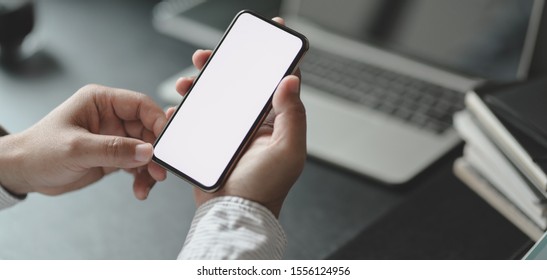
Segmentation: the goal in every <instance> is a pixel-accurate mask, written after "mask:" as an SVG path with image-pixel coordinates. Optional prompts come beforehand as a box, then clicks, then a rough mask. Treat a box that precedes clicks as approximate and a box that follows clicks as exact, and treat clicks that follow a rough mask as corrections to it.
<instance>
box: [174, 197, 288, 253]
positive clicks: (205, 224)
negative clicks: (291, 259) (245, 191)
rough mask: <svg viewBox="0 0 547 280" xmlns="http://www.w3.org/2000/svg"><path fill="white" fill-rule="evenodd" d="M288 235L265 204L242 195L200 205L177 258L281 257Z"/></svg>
mask: <svg viewBox="0 0 547 280" xmlns="http://www.w3.org/2000/svg"><path fill="white" fill-rule="evenodd" d="M286 246H287V238H286V236H285V233H284V231H283V229H282V228H281V225H280V224H279V222H278V220H277V219H276V218H275V217H274V215H273V214H272V213H271V212H270V211H269V210H268V209H267V208H266V207H264V206H262V205H260V204H258V203H256V202H252V201H249V200H246V199H243V198H240V197H234V196H225V197H219V198H215V199H212V200H210V201H208V202H206V203H205V204H203V205H202V206H201V207H199V208H198V209H197V211H196V214H195V216H194V220H193V221H192V226H191V228H190V231H189V232H188V235H187V237H186V242H185V243H184V247H183V248H182V251H181V252H180V254H179V256H178V259H281V257H282V256H283V253H284V251H285V248H286Z"/></svg>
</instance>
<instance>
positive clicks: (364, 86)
mask: <svg viewBox="0 0 547 280" xmlns="http://www.w3.org/2000/svg"><path fill="white" fill-rule="evenodd" d="M300 68H301V70H302V72H303V77H304V80H305V82H306V83H307V84H309V85H311V86H314V87H316V88H319V89H322V90H324V91H326V92H329V93H331V94H334V95H337V96H339V97H341V98H343V99H346V100H348V101H350V102H353V103H355V102H357V103H359V104H361V105H363V106H366V107H368V108H372V109H375V110H378V111H380V112H383V113H385V114H389V115H392V116H394V117H396V118H399V119H401V120H403V121H406V122H408V123H409V124H413V125H416V126H418V127H422V128H424V129H427V130H429V131H431V132H433V133H442V132H443V131H445V130H446V129H448V128H450V127H451V123H452V115H453V114H454V113H455V112H457V111H459V110H461V109H463V108H464V102H463V98H464V94H463V93H461V92H458V91H454V90H451V89H447V88H443V87H440V86H438V85H435V84H431V83H428V82H426V81H422V80H419V79H415V78H412V77H410V76H406V75H402V74H398V73H396V72H393V71H389V70H385V69H382V68H379V67H376V66H373V65H369V64H366V63H361V62H357V61H354V60H350V59H347V58H344V57H340V56H337V55H334V54H329V53H326V52H323V51H319V50H316V49H310V51H309V52H308V55H307V56H306V59H305V60H304V61H303V62H302V65H301V67H300Z"/></svg>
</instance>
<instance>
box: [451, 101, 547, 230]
mask: <svg viewBox="0 0 547 280" xmlns="http://www.w3.org/2000/svg"><path fill="white" fill-rule="evenodd" d="M454 126H455V128H456V130H457V131H458V133H459V134H460V136H461V137H462V138H463V139H464V140H465V142H466V146H465V149H464V154H463V159H464V160H465V161H466V163H468V164H469V165H471V166H472V167H473V169H474V170H475V171H476V172H477V173H479V174H480V175H481V177H482V178H484V179H485V180H487V181H488V182H490V184H492V185H493V186H494V187H495V188H496V189H497V191H498V192H499V193H501V194H502V195H503V196H504V197H505V198H506V200H507V201H509V202H510V203H511V204H513V205H514V207H516V208H518V209H519V211H521V212H522V213H523V214H524V215H526V216H527V217H528V219H529V220H531V221H532V222H533V223H535V224H536V225H537V227H539V228H541V229H546V228H547V218H546V215H547V204H546V198H545V197H544V196H543V195H541V194H538V193H536V192H534V191H532V189H533V187H530V186H529V184H530V182H529V181H527V179H526V178H525V177H524V176H523V175H522V174H521V173H519V172H518V170H517V169H516V168H515V167H514V166H513V165H512V164H511V162H510V161H509V160H508V159H507V158H506V157H505V156H504V155H503V153H502V152H501V151H500V150H499V149H497V148H496V147H495V145H494V144H493V143H492V142H491V141H490V140H489V139H488V138H487V136H486V135H485V133H484V132H483V131H482V130H481V129H480V128H479V127H478V125H477V124H476V122H474V121H473V117H472V116H471V114H470V113H469V112H467V111H462V112H459V113H457V114H456V116H455V117H454Z"/></svg>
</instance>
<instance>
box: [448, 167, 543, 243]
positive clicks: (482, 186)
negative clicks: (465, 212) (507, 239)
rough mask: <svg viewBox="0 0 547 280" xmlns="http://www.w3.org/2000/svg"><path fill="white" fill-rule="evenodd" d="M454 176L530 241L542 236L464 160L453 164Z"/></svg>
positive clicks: (527, 218) (528, 219) (524, 215)
mask: <svg viewBox="0 0 547 280" xmlns="http://www.w3.org/2000/svg"><path fill="white" fill-rule="evenodd" d="M453 170H454V174H455V175H456V177H458V178H459V179H460V180H462V181H463V182H464V183H465V184H466V185H467V186H468V187H469V188H470V189H471V190H473V191H474V192H475V193H477V194H478V195H479V196H480V197H482V198H483V199H484V200H485V201H486V202H487V203H488V204H490V205H491V206H492V207H493V208H494V209H496V210H497V211H498V212H499V213H500V214H501V215H503V216H504V217H505V218H506V219H508V220H509V221H510V222H511V223H513V224H514V225H515V226H516V227H518V228H519V229H520V230H521V231H522V232H524V233H525V234H526V235H527V236H528V237H530V239H532V240H534V241H537V240H539V239H540V238H541V236H542V235H543V229H542V228H540V227H539V226H538V225H537V224H535V223H534V222H533V221H532V220H531V219H530V218H529V217H528V216H527V215H526V214H524V213H523V212H522V211H520V209H518V208H517V207H516V206H515V205H514V204H513V203H512V202H511V201H510V200H509V199H507V197H505V196H504V195H503V194H502V193H500V192H499V191H498V190H497V189H496V187H494V186H492V184H490V183H489V182H488V181H487V180H486V179H484V178H483V177H482V176H481V175H480V174H479V173H478V172H477V171H476V170H475V169H474V168H473V167H472V166H471V164H469V163H468V162H467V161H466V160H465V159H464V158H459V159H457V160H456V161H455V162H454V166H453Z"/></svg>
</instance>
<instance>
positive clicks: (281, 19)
mask: <svg viewBox="0 0 547 280" xmlns="http://www.w3.org/2000/svg"><path fill="white" fill-rule="evenodd" d="M272 20H273V21H275V22H277V23H279V24H281V25H285V20H284V19H283V18H280V17H274V18H272Z"/></svg>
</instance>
